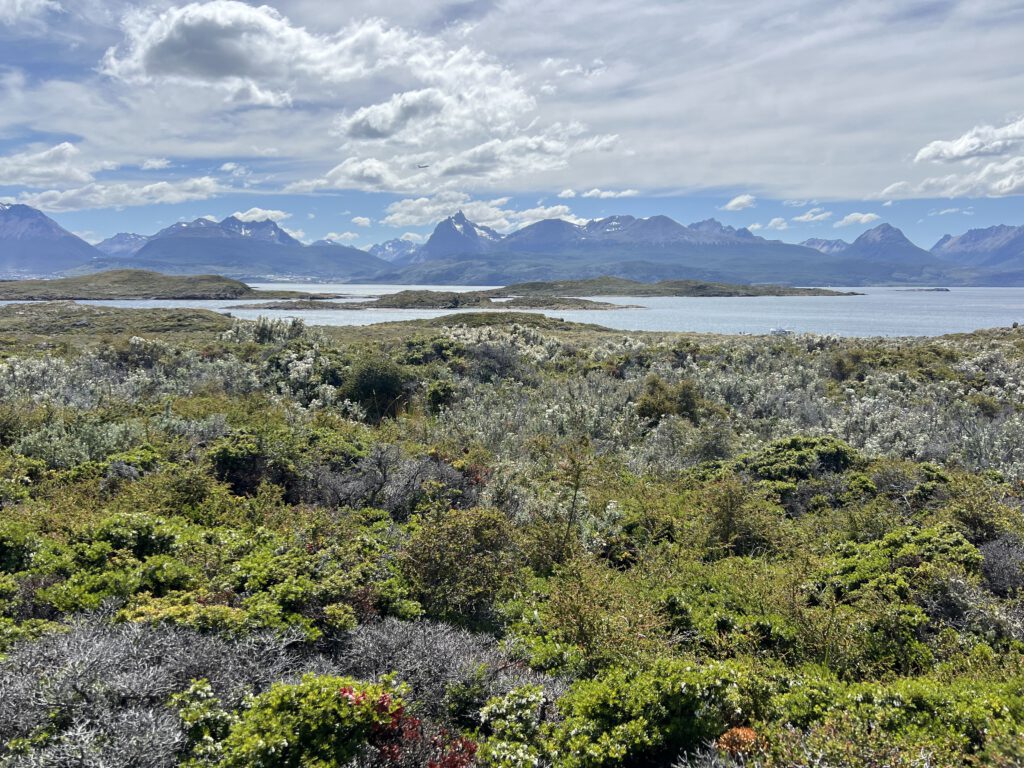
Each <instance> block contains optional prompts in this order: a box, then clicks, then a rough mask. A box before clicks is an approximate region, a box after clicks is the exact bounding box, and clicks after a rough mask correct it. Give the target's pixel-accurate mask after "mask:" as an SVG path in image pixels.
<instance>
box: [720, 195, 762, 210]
mask: <svg viewBox="0 0 1024 768" xmlns="http://www.w3.org/2000/svg"><path fill="white" fill-rule="evenodd" d="M755 205H757V198H756V197H754V196H753V195H736V197H734V198H733V199H732V200H730V201H729V202H728V203H726V204H725V205H723V206H722V210H723V211H742V210H745V209H747V208H753V207H754V206H755Z"/></svg>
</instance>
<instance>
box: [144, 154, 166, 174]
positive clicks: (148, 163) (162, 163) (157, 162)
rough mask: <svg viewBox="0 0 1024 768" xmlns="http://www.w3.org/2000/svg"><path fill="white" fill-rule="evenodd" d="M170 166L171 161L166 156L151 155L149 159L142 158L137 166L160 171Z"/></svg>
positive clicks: (145, 169)
mask: <svg viewBox="0 0 1024 768" xmlns="http://www.w3.org/2000/svg"><path fill="white" fill-rule="evenodd" d="M170 167H171V161H170V160H168V159H167V158H166V157H153V158H150V159H149V160H143V161H142V164H141V165H140V166H139V168H141V169H142V170H144V171H162V170H164V169H166V168H170Z"/></svg>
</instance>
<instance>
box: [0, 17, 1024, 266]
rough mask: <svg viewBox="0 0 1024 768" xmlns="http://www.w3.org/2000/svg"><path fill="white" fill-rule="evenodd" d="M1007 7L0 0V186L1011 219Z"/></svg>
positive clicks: (675, 211)
mask: <svg viewBox="0 0 1024 768" xmlns="http://www.w3.org/2000/svg"><path fill="white" fill-rule="evenodd" d="M1022 41H1024V2H1012V1H1011V0H899V1H898V2H892V0H842V1H841V2H821V1H820V0H762V2H759V3H751V2H749V0H718V2H691V1H689V0H633V2H626V1H625V0H590V2H588V3H585V4H572V3H565V2H564V0H529V1H527V0H473V1H470V0H391V1H389V2H386V3H383V2H380V1H379V0H376V1H374V2H371V0H347V2H344V3H326V2H322V1H321V0H271V2H270V3H269V4H266V5H262V4H258V3H245V2H239V1H238V0H209V1H207V2H193V3H183V2H174V1H169V0H153V2H145V1H143V2H134V1H131V0H128V1H126V0H107V1H103V0H0V202H21V203H25V204H28V205H32V206H34V207H37V208H40V209H42V210H44V211H46V212H47V213H48V214H50V215H51V216H53V217H54V218H55V219H56V220H57V221H58V222H59V223H61V224H62V225H63V226H65V227H66V228H68V229H70V230H72V231H74V232H76V233H78V234H80V235H82V236H83V237H85V238H86V239H88V240H90V241H92V242H95V241H97V240H99V239H102V238H103V237H107V236H109V235H112V234H114V233H115V232H121V231H130V232H139V233H143V234H150V233H153V232H155V231H156V230H158V229H160V228H162V227H165V226H169V225H170V224H173V223H174V222H176V221H180V220H190V219H194V218H197V217H199V216H213V217H216V218H218V219H219V218H223V217H225V216H228V215H232V214H239V215H240V216H241V217H243V218H250V219H257V218H272V219H274V220H276V221H277V222H278V223H279V224H281V226H283V227H285V228H287V229H288V230H289V231H291V232H293V233H294V234H295V235H296V236H298V237H299V238H300V239H303V240H306V241H311V240H315V239H321V238H325V237H326V238H331V239H336V240H338V241H339V242H343V243H346V244H352V245H356V246H360V247H366V246H368V245H370V244H372V243H374V242H381V241H383V240H387V239H391V238H396V237H404V238H406V239H411V240H414V241H420V240H422V239H424V238H425V236H426V235H428V234H429V232H430V230H431V229H432V227H433V225H434V224H435V223H436V222H437V221H438V220H439V219H441V218H444V217H445V216H448V215H450V214H452V213H454V212H455V211H456V210H459V209H461V210H463V211H464V212H465V213H466V215H467V216H468V217H469V218H470V219H472V220H474V221H477V222H478V223H481V224H486V225H488V226H492V227H495V228H496V229H499V230H501V231H509V230H512V229H515V228H517V227H520V226H523V225H525V224H529V223H532V222H534V221H538V220H540V219H544V218H553V217H558V218H564V219H568V220H571V221H582V220H586V219H592V218H600V217H602V216H606V215H613V214H630V215H634V216H650V215H655V214H664V215H668V216H672V217H673V218H675V219H677V220H679V221H681V222H682V223H690V222H693V221H699V220H702V219H706V218H711V217H714V218H717V219H719V220H720V221H723V222H724V223H727V224H730V225H733V226H737V227H740V226H747V227H750V228H751V229H752V230H754V231H755V232H757V233H758V234H759V235H762V236H764V237H769V238H771V239H780V240H785V241H787V242H800V241H803V240H805V239H807V238H812V237H815V238H825V239H833V238H840V237H841V238H843V239H846V240H852V239H853V238H855V237H856V236H857V235H859V234H860V233H862V232H863V231H864V230H866V229H868V228H869V227H872V226H875V225H877V223H879V222H883V221H885V222H889V223H891V224H893V225H894V226H898V227H900V228H901V229H903V230H904V231H905V232H906V234H907V235H908V236H909V237H910V238H911V239H912V240H914V241H915V242H917V243H918V244H919V245H922V246H924V247H930V246H931V245H932V244H933V243H934V242H935V241H936V240H937V239H938V238H939V237H940V236H941V235H943V234H944V233H947V232H949V233H959V232H963V231H965V230H967V229H970V228H976V227H985V226H990V225H993V224H999V223H1006V224H1016V225H1019V224H1024V206H1022V205H1021V202H1022V198H1021V195H1024V45H1022V44H1021V43H1022Z"/></svg>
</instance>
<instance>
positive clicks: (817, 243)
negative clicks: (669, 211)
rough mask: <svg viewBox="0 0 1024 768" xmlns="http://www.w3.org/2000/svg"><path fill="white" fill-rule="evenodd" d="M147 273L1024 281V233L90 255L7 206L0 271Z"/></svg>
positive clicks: (279, 232)
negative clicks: (923, 240) (932, 238)
mask: <svg viewBox="0 0 1024 768" xmlns="http://www.w3.org/2000/svg"><path fill="white" fill-rule="evenodd" d="M117 268H142V269H151V270H157V271H161V272H166V273H168V274H195V273H200V272H202V273H206V272H214V273H218V274H224V275H225V276H228V277H235V278H246V279H264V280H275V279H276V280H289V279H295V280H302V279H312V280H340V281H349V282H395V283H464V284H467V285H474V284H475V285H481V284H507V283H510V282H526V281H534V280H565V279H586V278H591V277H599V276H603V275H610V276H614V277H622V278H628V279H638V280H642V281H645V282H655V281H660V280H704V281H709V282H725V283H744V284H757V283H777V284H784V285H871V284H877V285H883V284H899V285H904V284H905V285H940V284H952V285H985V284H992V285H1009V284H1024V227H1013V226H1008V225H1001V226H997V227H989V228H987V229H980V230H970V231H969V232H966V233H964V234H962V235H956V236H953V235H949V236H946V237H944V238H942V239H941V240H940V241H939V242H937V243H936V244H935V246H933V247H932V249H931V250H925V249H923V248H919V247H918V246H917V245H915V244H914V243H912V242H911V241H910V240H909V239H908V238H907V237H906V235H905V234H904V233H903V232H902V231H901V230H899V229H898V228H896V227H894V226H892V225H890V224H888V223H882V224H879V225H877V226H875V227H873V228H871V229H869V230H866V231H865V232H863V233H862V234H861V235H860V236H859V237H858V238H857V239H856V240H855V241H854V242H852V243H847V242H846V241H844V240H825V239H820V238H812V239H810V240H806V241H804V242H803V243H800V244H793V243H785V242H782V241H779V240H768V239H765V238H764V237H761V236H759V235H757V234H755V233H753V232H751V231H750V230H749V229H746V228H735V227H732V226H729V225H727V224H723V223H722V222H720V221H718V220H716V219H705V220H702V221H695V222H693V223H691V224H689V225H684V224H681V223H679V222H677V221H675V220H674V219H672V218H670V217H668V216H663V215H655V216H650V217H646V218H638V217H635V216H631V215H613V216H606V217H604V218H600V219H594V220H590V221H586V222H579V221H566V220H564V219H545V220H541V221H536V222H532V223H530V224H527V225H524V226H522V227H519V228H517V229H515V230H514V231H511V232H508V233H499V232H498V231H496V230H494V229H492V228H490V227H487V226H485V225H481V224H478V223H476V222H473V221H471V220H470V219H469V218H468V217H467V216H466V215H465V213H464V212H463V211H461V210H460V211H457V212H456V213H454V214H452V215H451V216H448V217H446V218H445V219H443V220H441V221H440V222H438V223H437V225H436V226H435V227H434V230H433V232H432V233H431V236H430V237H429V238H428V239H427V241H426V242H425V243H424V244H423V245H421V246H417V245H415V244H413V243H411V242H409V241H408V240H390V241H386V242H384V243H379V244H376V245H374V246H371V247H370V248H368V249H365V250H362V249H358V248H353V247H351V246H347V245H342V244H340V243H337V242H334V241H327V240H322V241H317V242H315V243H310V244H303V243H301V242H299V241H298V240H297V239H296V238H295V237H294V236H293V235H291V234H290V233H288V232H287V231H286V230H285V229H283V228H282V227H280V226H279V225H278V224H277V223H276V222H275V221H272V220H271V219H269V218H268V219H263V220H253V221H246V220H243V219H240V218H239V217H237V216H228V217H226V218H224V219H223V220H221V221H215V220H212V219H209V218H199V219H194V220H192V221H182V222H177V223H175V224H173V225H171V226H169V227H165V228H164V229H162V230H160V231H159V232H157V233H155V234H153V235H140V234H134V233H125V232H122V233H118V234H117V235H114V236H113V237H110V238H107V239H106V240H104V241H102V242H101V243H99V244H98V246H96V247H94V246H92V245H90V244H88V243H86V242H85V241H84V240H82V239H81V238H78V237H77V236H75V235H73V234H72V233H70V232H68V231H67V230H65V229H63V228H62V227H60V225H59V224H57V223H56V222H55V221H53V220H52V219H50V218H49V217H47V216H46V215H45V214H44V213H42V212H41V211H38V210H36V209H33V208H30V207H28V206H23V205H12V204H0V273H3V274H5V275H9V276H16V277H27V276H50V275H56V274H84V273H88V272H94V271H99V270H103V269H117Z"/></svg>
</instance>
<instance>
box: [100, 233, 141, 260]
mask: <svg viewBox="0 0 1024 768" xmlns="http://www.w3.org/2000/svg"><path fill="white" fill-rule="evenodd" d="M148 242H149V237H147V236H146V235H136V234H135V233H134V232H118V233H117V234H116V235H114V236H113V237H108V238H107V239H106V240H104V241H102V242H100V243H97V244H96V250H98V251H100V252H102V253H105V254H106V255H107V256H132V255H134V254H136V253H138V252H139V249H141V248H142V246H144V245H145V244H146V243H148Z"/></svg>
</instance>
